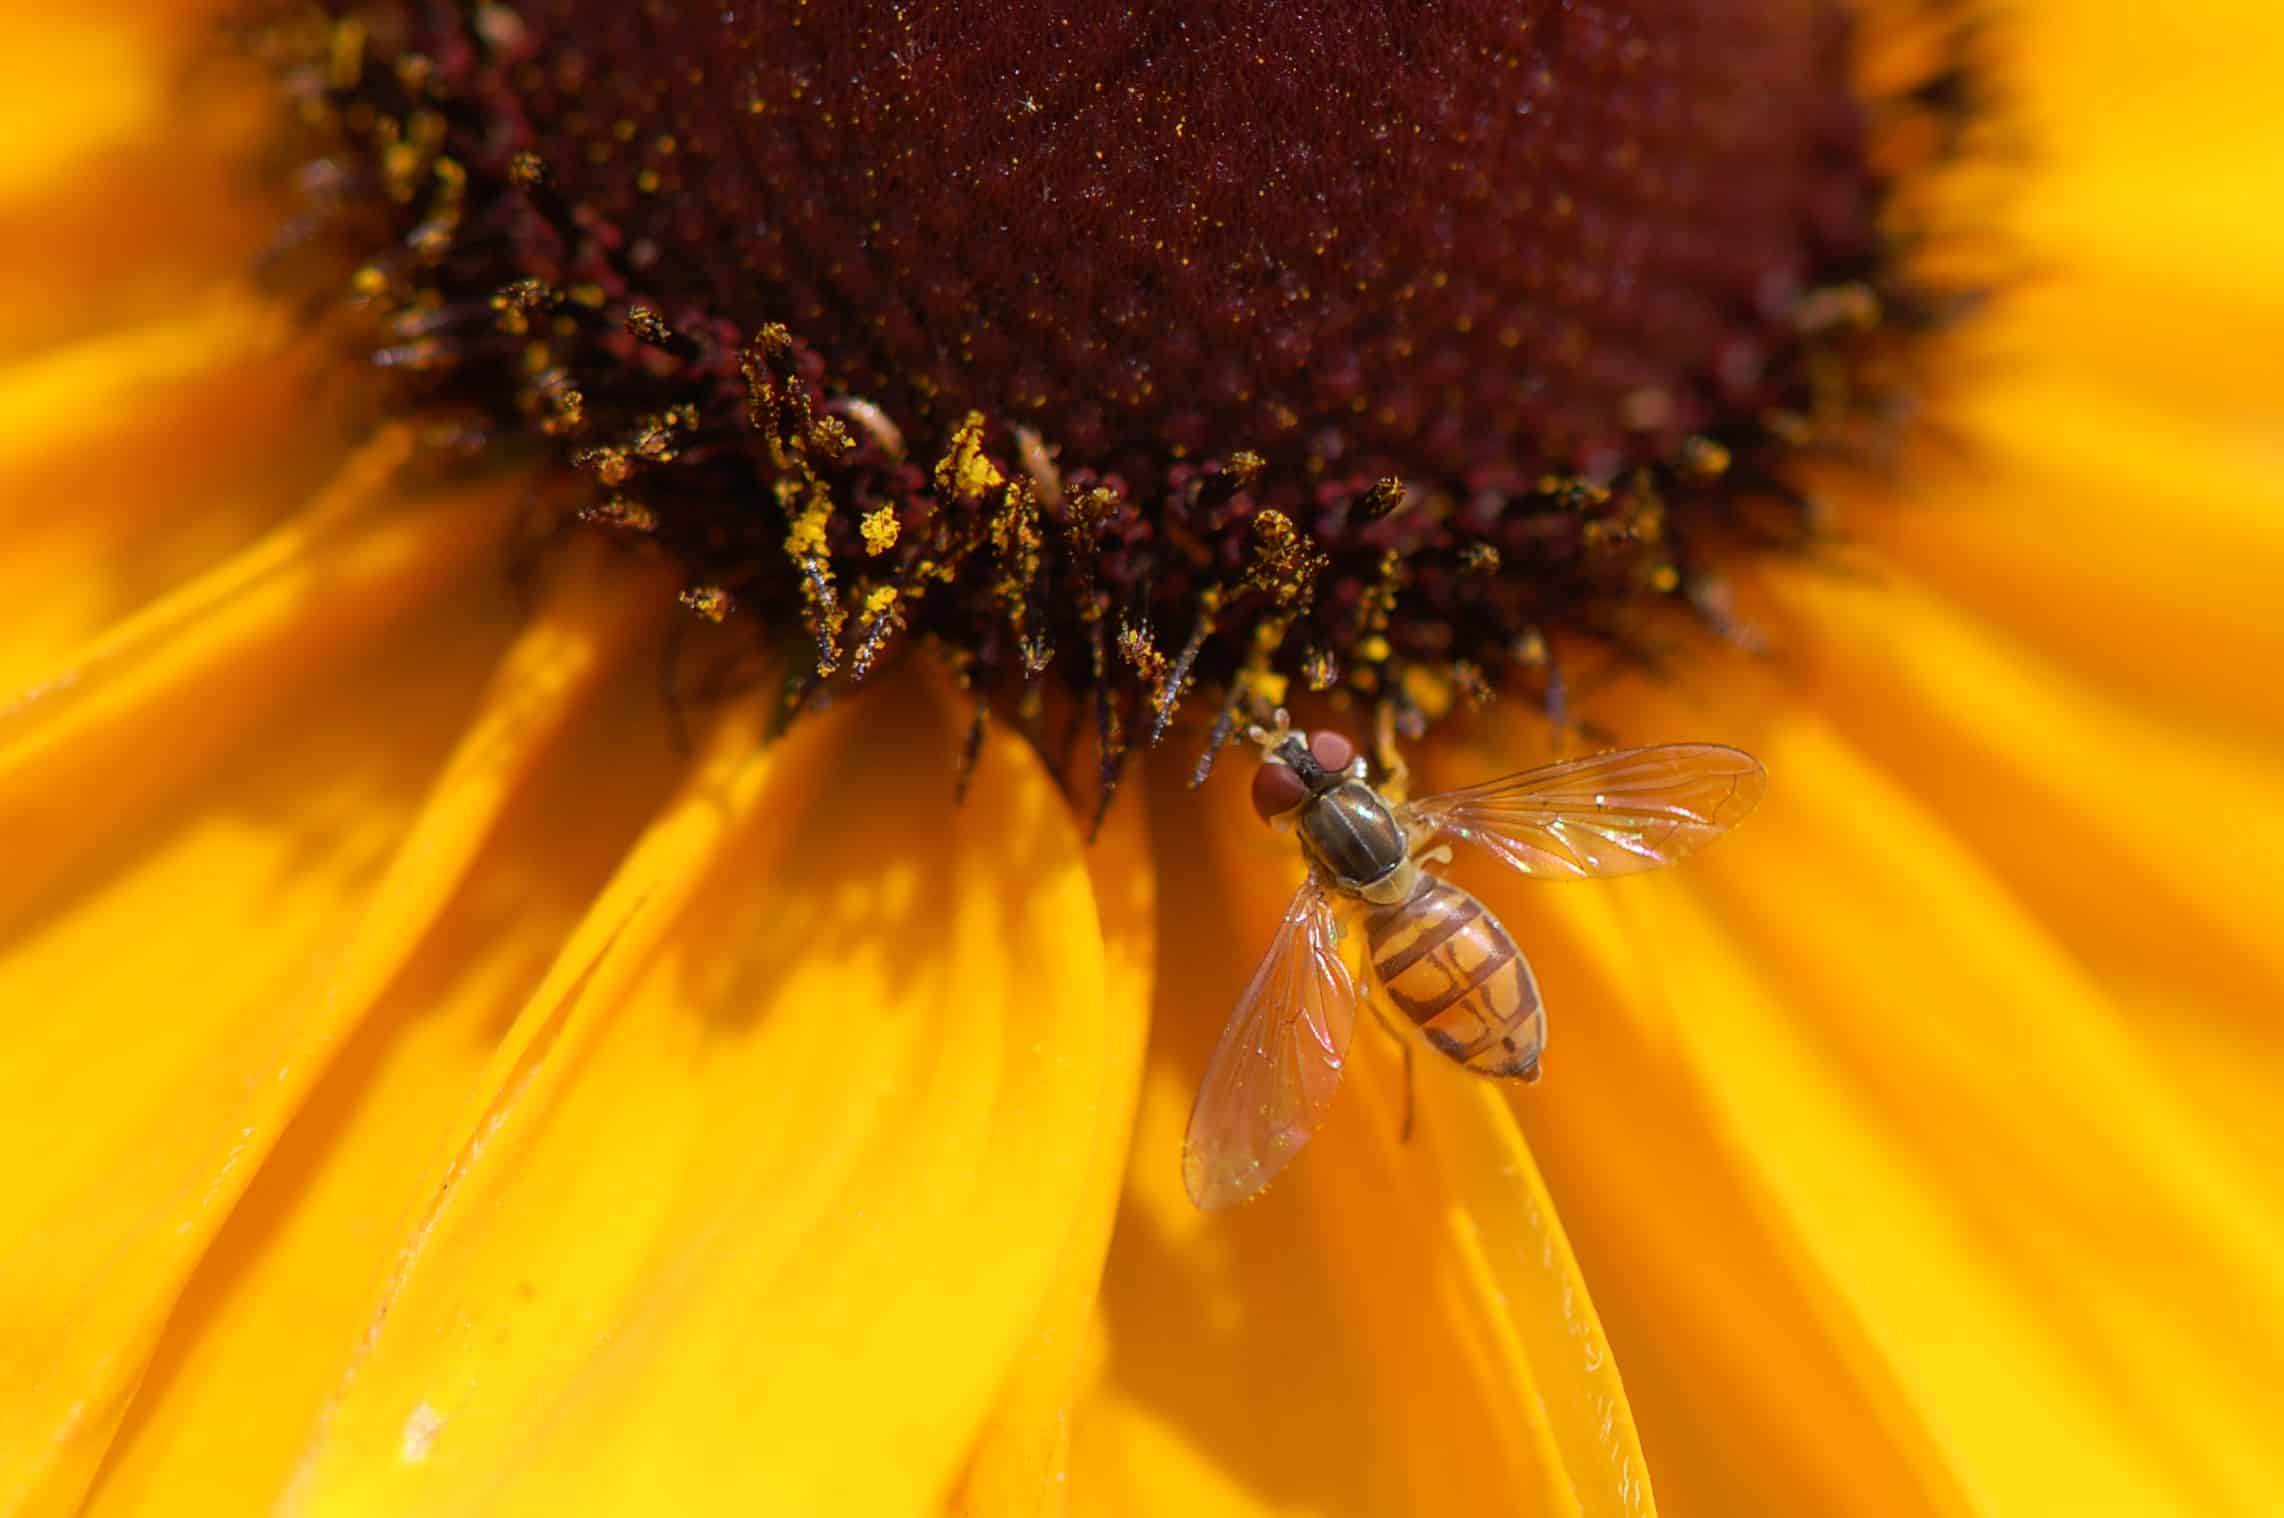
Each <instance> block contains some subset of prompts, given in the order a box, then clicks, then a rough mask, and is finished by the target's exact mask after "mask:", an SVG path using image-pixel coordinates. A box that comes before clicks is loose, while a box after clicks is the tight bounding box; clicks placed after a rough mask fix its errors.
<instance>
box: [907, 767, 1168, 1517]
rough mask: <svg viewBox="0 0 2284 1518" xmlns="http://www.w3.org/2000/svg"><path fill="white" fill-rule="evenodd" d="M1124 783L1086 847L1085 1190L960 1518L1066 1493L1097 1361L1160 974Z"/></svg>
mask: <svg viewBox="0 0 2284 1518" xmlns="http://www.w3.org/2000/svg"><path fill="white" fill-rule="evenodd" d="M1127 789H1128V794H1124V795H1121V796H1120V797H1119V799H1118V805H1117V806H1115V807H1114V808H1112V810H1111V812H1110V815H1109V816H1108V817H1107V818H1106V819H1105V820H1104V822H1103V827H1102V832H1101V836H1099V837H1098V838H1096V839H1095V840H1094V842H1093V843H1092V844H1091V845H1089V846H1088V848H1087V851H1086V864H1087V876H1088V879H1089V880H1090V881H1091V882H1092V884H1093V886H1094V900H1095V911H1096V914H1097V917H1098V919H1099V921H1100V923H1101V926H1102V950H1103V975H1104V981H1105V984H1104V993H1103V1009H1104V1015H1105V1017H1106V1019H1107V1028H1106V1037H1105V1048H1106V1050H1107V1055H1108V1057H1107V1060H1106V1062H1105V1065H1104V1071H1103V1079H1104V1098H1103V1102H1102V1105H1101V1107H1100V1109H1099V1110H1098V1111H1097V1113H1096V1126H1095V1135H1094V1140H1093V1143H1092V1144H1091V1146H1090V1147H1089V1150H1088V1159H1087V1166H1088V1172H1089V1175H1088V1186H1089V1195H1088V1197H1087V1198H1086V1200H1085V1202H1084V1204H1083V1205H1082V1206H1081V1208H1080V1209H1079V1212H1078V1214H1077V1216H1076V1217H1075V1218H1074V1219H1073V1222H1072V1226H1071V1233H1070V1237H1069V1239H1068V1240H1067V1241H1066V1242H1065V1244H1064V1247H1063V1255H1062V1260H1061V1262H1060V1264H1059V1265H1058V1266H1057V1268H1056V1272H1055V1279H1054V1284H1053V1286H1052V1287H1051V1288H1050V1289H1049V1291H1048V1295H1047V1299H1046V1301H1045V1303H1044V1304H1043V1305H1042V1307H1041V1310H1040V1313H1039V1320H1038V1322H1037V1324H1036V1325H1034V1327H1033V1328H1032V1331H1031V1338H1030V1340H1029V1342H1028V1343H1027V1344H1026V1345H1025V1347H1024V1348H1023V1350H1022V1352H1021V1353H1020V1355H1019V1356H1018V1357H1017V1359H1016V1362H1015V1367H1014V1369H1013V1370H1012V1371H1011V1372H1010V1373H1009V1375H1008V1379H1007V1384H1006V1385H1005V1386H1003V1387H1001V1388H1000V1391H999V1401H998V1405H997V1407H996V1408H995V1409H994V1410H993V1412H992V1415H991V1421H990V1422H989V1423H988V1424H986V1425H985V1427H984V1429H983V1432H982V1434H981V1435H980V1436H979V1437H978V1439H977V1441H976V1449H975V1453H974V1454H973V1455H972V1456H971V1457H970V1459H969V1462H968V1469H967V1474H966V1476H965V1478H964V1479H963V1480H962V1482H961V1485H960V1490H959V1491H958V1492H957V1493H956V1494H955V1495H954V1498H953V1501H952V1504H951V1510H952V1512H954V1513H956V1514H959V1515H961V1518H1031V1515H1038V1518H1049V1515H1053V1514H1059V1513H1061V1512H1063V1511H1064V1509H1065V1504H1066V1503H1067V1502H1068V1501H1069V1498H1070V1475H1071V1419H1072V1414H1073V1410H1074V1408H1075V1406H1076V1404H1077V1403H1078V1401H1079V1398H1080V1395H1081V1392H1082V1389H1083V1387H1084V1384H1085V1381H1086V1379H1087V1377H1088V1376H1089V1375H1090V1373H1092V1372H1093V1371H1095V1370H1096V1369H1097V1368H1098V1367H1097V1364H1096V1361H1097V1360H1098V1359H1099V1355H1098V1354H1097V1351H1098V1350H1099V1348H1100V1345H1099V1342H1098V1341H1099V1336H1100V1332H1101V1324H1100V1322H1099V1311H1098V1307H1097V1303H1098V1301H1099V1298H1100V1296H1101V1288H1102V1270H1103V1258H1104V1256H1105V1255H1106V1254H1107V1253H1108V1251H1109V1248H1110V1229H1111V1223H1112V1221H1113V1220H1114V1219H1115V1218H1116V1217H1117V1215H1118V1198H1119V1193H1120V1190H1121V1189H1122V1188H1123V1186H1124V1185H1125V1181H1126V1166H1127V1155H1128V1152H1129V1149H1130V1146H1131V1143H1132V1139H1133V1130H1134V1109H1135V1104H1136V1102H1137V1101H1138V1100H1139V1097H1140V1094H1141V1093H1140V1088H1141V1078H1142V1054H1143V1049H1144V1046H1145V1044H1146V1043H1147V1035H1148V1031H1149V1018H1150V999H1151V985H1152V981H1153V978H1154V975H1155V965H1154V956H1155V953H1156V950H1157V895H1158V892H1157V885H1158V877H1157V872H1156V870H1155V869H1154V868H1153V867H1152V863H1151V859H1150V854H1149V828H1148V824H1147V823H1146V822H1145V820H1144V813H1145V811H1146V809H1147V806H1148V799H1147V797H1145V796H1144V795H1143V794H1142V787H1140V786H1130V787H1128V788H1127Z"/></svg>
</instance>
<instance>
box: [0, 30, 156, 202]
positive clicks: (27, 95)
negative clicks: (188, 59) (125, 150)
mask: <svg viewBox="0 0 2284 1518" xmlns="http://www.w3.org/2000/svg"><path fill="white" fill-rule="evenodd" d="M11 9H14V8H13V7H11ZM9 20H10V22H11V25H10V27H9V45H8V46H7V47H6V48H0V142H6V143H7V144H8V151H7V152H6V153H4V154H0V200H5V199H11V198H14V197H16V196H19V195H22V194H24V193H25V192H26V191H28V190H30V189H33V188H35V187H38V186H41V185H44V184H47V183H49V182H52V181H53V180H55V179H56V178H58V177H59V176H61V175H64V174H66V173H68V172H69V171H70V170H71V169H72V168H74V167H75V166H77V165H79V164H81V163H83V162H84V161H85V160H86V159H87V158H88V157H90V156H91V155H93V154H94V153H96V152H97V151H99V150H101V149H102V148H105V147H109V146H111V145H113V144H116V143H120V142H128V141H133V140H135V139H137V138H147V137H151V136H154V135H157V134H158V133H159V132H160V131H161V129H162V128H163V125H164V123H165V121H166V118H167V114H168V111H169V110H170V108H171V105H172V101H171V99H170V91H169V88H168V86H169V85H170V84H171V83H173V82H174V80H173V78H172V77H171V71H170V70H169V69H168V68H167V67H166V63H167V61H168V59H169V58H170V56H172V57H176V58H179V56H180V54H179V52H177V51H176V50H175V48H173V47H170V45H169V44H170V42H172V41H174V40H175V38H181V37H183V36H184V35H185V31H184V29H183V28H181V27H179V26H174V27H170V26H168V25H166V24H165V23H164V22H161V21H160V20H159V19H158V18H157V17H153V16H137V15H134V14H132V13H131V12H130V13H128V14H119V13H117V12H113V13H110V14H106V13H105V12H104V10H103V9H102V8H101V7H88V8H85V9H84V10H81V9H75V10H46V9H43V10H38V11H34V12H31V13H29V14H25V15H23V16H20V17H15V16H12V17H10V18H9ZM170 32H172V33H173V34H174V36H173V37H170V35H169V33H170Z"/></svg>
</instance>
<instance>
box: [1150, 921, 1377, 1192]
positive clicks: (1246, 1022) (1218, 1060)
mask: <svg viewBox="0 0 2284 1518" xmlns="http://www.w3.org/2000/svg"><path fill="white" fill-rule="evenodd" d="M1338 937H1339V932H1338V928H1337V926H1336V924H1335V923H1334V920H1333V913H1332V901H1331V898H1330V896H1329V895H1328V894H1327V893H1326V891H1325V889H1324V887H1323V886H1321V885H1319V884H1318V883H1317V881H1316V880H1315V878H1314V877H1311V878H1310V879H1309V881H1308V882H1307V883H1306V884H1305V885H1303V886H1302V887H1301V888H1300V890H1298V891H1296V892H1295V893H1294V894H1293V902H1292V905H1291V906H1289V907H1287V908H1286V909H1285V920H1284V923H1283V924H1282V925H1281V926H1280V927H1279V928H1278V929H1277V937H1276V941H1275V942H1274V943H1272V944H1270V945H1269V952H1268V954H1267V955H1266V956H1264V957H1263V958H1262V960H1261V967H1260V968H1259V969H1257V970H1255V971H1254V972H1253V979H1252V982H1251V983H1250V984H1248V985H1247V986H1246V988H1245V994H1244V995H1243V996H1241V997H1239V998H1238V1001H1237V1010H1236V1011H1235V1012H1233V1013H1231V1014H1230V1018H1229V1026H1228V1027H1227V1028H1226V1029H1224V1030H1223V1032H1222V1035H1221V1043H1220V1044H1219V1046H1217V1047H1216V1048H1215V1049H1214V1051H1213V1059H1212V1061H1211V1062H1210V1063H1209V1064H1207V1066H1206V1067H1205V1080H1204V1082H1203V1083H1202V1084H1201V1085H1200V1086H1199V1087H1198V1098H1197V1105H1196V1106H1195V1107H1193V1108H1192V1109H1191V1110H1190V1131H1189V1136H1188V1138H1187V1139H1186V1140H1184V1142H1183V1144H1182V1180H1183V1182H1184V1183H1185V1184H1186V1185H1187V1186H1188V1187H1189V1191H1190V1200H1191V1201H1193V1202H1195V1203H1197V1204H1198V1206H1200V1207H1202V1208H1204V1209H1205V1210H1207V1211H1208V1212H1211V1211H1214V1210H1216V1209H1218V1208H1222V1207H1228V1206H1232V1205H1234V1204H1236V1203H1238V1202H1242V1201H1245V1200H1247V1199H1248V1198H1250V1197H1252V1196H1254V1195H1256V1194H1257V1193H1258V1192H1260V1190H1261V1189H1262V1188H1263V1187H1264V1186H1267V1185H1268V1184H1269V1182H1270V1181H1271V1180H1273V1179H1274V1178H1275V1177H1276V1174H1277V1172H1278V1171H1280V1170H1282V1169H1284V1168H1285V1166H1286V1164H1287V1163H1288V1162H1289V1161H1290V1160H1291V1159H1292V1157H1293V1156H1294V1155H1295V1154H1298V1153H1299V1152H1300V1149H1301V1146H1302V1145H1303V1144H1306V1143H1307V1142H1308V1141H1309V1139H1310V1138H1311V1137H1312V1136H1313V1135H1314V1134H1315V1133H1316V1131H1317V1129H1318V1128H1320V1127H1322V1126H1323V1125H1324V1119H1325V1114H1326V1113H1327V1112H1328V1111H1330V1110H1331V1107H1332V1094H1333V1092H1334V1091H1336V1090H1338V1089H1339V1087H1340V1069H1341V1063H1342V1061H1343V1060H1345V1059H1346V1058H1347V1055H1348V1036H1349V1034H1351V1033H1353V1032H1354V1031H1355V1029H1356V983H1355V981H1354V980H1353V979H1351V978H1350V976H1349V973H1348V967H1347V966H1346V965H1344V964H1342V963H1341V960H1340V951H1339V948H1338V945H1337V940H1338Z"/></svg>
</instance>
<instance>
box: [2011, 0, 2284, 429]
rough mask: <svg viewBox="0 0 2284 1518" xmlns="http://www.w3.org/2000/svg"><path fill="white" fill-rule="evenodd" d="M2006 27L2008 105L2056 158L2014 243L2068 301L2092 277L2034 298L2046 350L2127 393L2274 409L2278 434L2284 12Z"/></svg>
mask: <svg viewBox="0 0 2284 1518" xmlns="http://www.w3.org/2000/svg"><path fill="white" fill-rule="evenodd" d="M2128 18H2130V19H2128ZM1994 30H1996V31H1997V32H1999V33H2000V36H2001V38H2002V40H2003V42H2004V43H2005V45H2006V46H2007V47H2008V48H2009V51H2010V53H2011V60H2010V67H2009V68H2008V69H2007V71H2006V74H2005V84H2004V87H2005V89H2006V91H2007V96H2008V108H2009V110H2010V112H2011V113H2012V116H2013V119H2014V124H2015V126H2016V127H2017V129H2018V130H2020V131H2021V133H2022V134H2023V135H2024V136H2025V137H2026V138H2027V139H2029V140H2031V141H2033V142H2035V144H2036V149H2035V151H2036V153H2037V160H2038V161H2037V173H2036V174H2035V175H2033V176H2030V177H2029V178H2028V182H2027V184H2026V185H2025V186H2024V189H2025V192H2026V193H2025V194H2024V196H2023V198H2022V199H2021V201H2020V202H2019V203H2017V204H2015V205H2014V206H2012V207H2010V210H2009V215H2008V218H2007V220H2008V224H2009V235H2010V236H2011V237H2013V238H2014V239H2016V240H2017V241H2019V242H2021V243H2023V244H2024V245H2025V246H2026V248H2027V249H2028V250H2029V252H2030V255H2031V257H2032V258H2033V259H2034V260H2036V261H2038V262H2039V263H2041V264H2043V265H2046V266H2049V267H2052V268H2053V269H2055V270H2056V271H2058V273H2059V276H2060V278H2061V279H2062V281H2063V282H2064V284H2065V286H2067V285H2068V284H2070V283H2071V282H2074V281H2076V280H2078V279H2080V278H2084V279H2085V280H2086V284H2085V285H2084V286H2083V287H2081V288H2078V289H2075V290H2071V289H2067V288H2061V289H2057V290H2056V291H2055V292H2054V295H2053V297H2052V298H2047V297H2043V296H2040V295H2038V294H2037V293H2036V292H2035V291H2033V292H2032V293H2031V301H2032V306H2033V310H2032V311H2029V312H2026V313H2025V316H2026V318H2028V319H2031V320H2040V318H2041V317H2042V318H2043V320H2042V321H2041V325H2040V326H2039V328H2038V329H2037V330H2038V334H2039V341H2038V346H2037V348H2036V349H2034V350H2032V351H2033V352H2035V353H2037V354H2039V355H2041V356H2043V357H2049V358H2051V357H2056V356H2061V355H2067V354H2070V353H2072V352H2076V353H2079V354H2083V355H2085V357H2087V358H2088V359H2090V360H2092V361H2094V362H2096V363H2098V364H2100V365H2101V366H2102V372H2103V373H2104V375H2105V377H2106V378H2108V379H2109V380H2110V381H2111V382H2113V383H2116V384H2119V385H2125V386H2138V387H2140V388H2141V389H2142V391H2143V392H2144V394H2145V395H2146V396H2149V397H2153V398H2160V399H2164V400H2168V401H2170V402H2171V403H2173V404H2178V405H2184V406H2189V407H2199V408H2203V407H2210V406H2213V405H2215V404H2216V403H2220V404H2230V405H2248V404H2249V405H2253V406H2258V405H2260V404H2261V403H2262V402H2263V400H2265V406H2266V415H2267V416H2268V417H2269V418H2270V419H2273V418H2274V417H2275V416H2276V414H2277V412H2276V409H2275V407H2276V395H2275V385H2274V374H2275V365H2274V354H2275V352H2276V348H2277V344H2278V341H2279V339H2280V338H2284V281H2279V280H2278V279H2277V278H2276V277H2275V271H2276V270H2277V269H2278V268H2279V267H2284V197H2279V196H2278V195H2277V193H2276V165H2277V163H2278V162H2279V161H2280V160H2284V118H2280V117H2279V113H2278V112H2277V110H2276V109H2275V101H2274V99H2273V98H2272V94H2273V90H2274V78H2273V73H2272V65H2273V62H2274V60H2275V59H2276V58H2277V57H2279V56H2284V12H2279V11H2278V9H2277V8H2276V7H2275V6H2273V5H2269V4H2266V3H2264V0H2194V3H2191V4H2186V5H2181V6H2176V7H2172V8H2170V9H2167V10H2165V11H2162V12H2158V11H2149V10H2146V9H2141V8H2135V7H2130V6H2122V5H2118V4H2115V3H2110V4H2107V5H2094V6H2088V5H2087V4H2085V3H2083V0H2040V3H2036V4H2032V5H2027V6H2023V7H2020V8H2019V13H2010V15H2009V16H2008V18H2007V24H2006V25H2005V26H2003V27H2000V28H1995V29H1994ZM2159 81H2163V83H2162V84H2160V83H2159ZM2089 297H2092V298H2089ZM2216 386H2218V387H2220V390H2221V395H2220V396H2217V397H2216V396H2215V395H2214V393H2213V392H2214V390H2215V387H2216Z"/></svg>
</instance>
